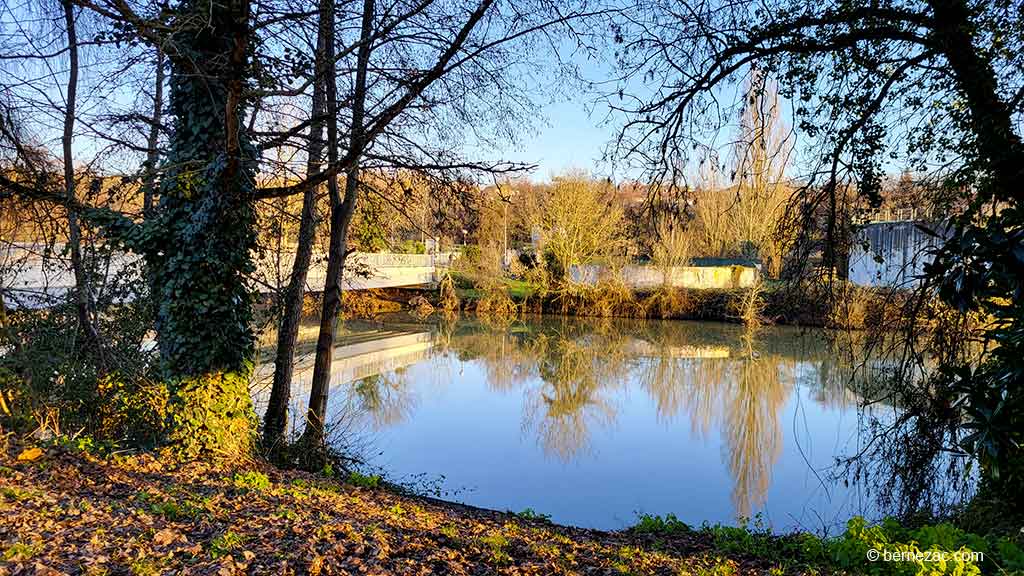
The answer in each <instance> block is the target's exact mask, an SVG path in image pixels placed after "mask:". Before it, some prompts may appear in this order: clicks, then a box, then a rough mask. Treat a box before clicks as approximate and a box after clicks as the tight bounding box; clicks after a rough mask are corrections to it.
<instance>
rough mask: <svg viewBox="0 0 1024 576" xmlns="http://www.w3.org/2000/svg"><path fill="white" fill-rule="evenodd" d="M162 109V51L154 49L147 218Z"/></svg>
mask: <svg viewBox="0 0 1024 576" xmlns="http://www.w3.org/2000/svg"><path fill="white" fill-rule="evenodd" d="M163 108H164V51H163V50H161V49H160V48H159V47H158V48H157V49H156V82H155V83H154V86H153V118H152V122H151V123H150V125H149V137H148V138H147V139H146V163H145V170H146V173H145V175H144V176H143V183H142V214H143V215H144V216H146V217H147V218H148V217H149V216H151V215H152V213H153V199H154V197H155V196H156V166H157V162H158V161H159V160H160V154H159V150H158V149H157V144H158V143H159V141H160V121H161V117H162V114H163Z"/></svg>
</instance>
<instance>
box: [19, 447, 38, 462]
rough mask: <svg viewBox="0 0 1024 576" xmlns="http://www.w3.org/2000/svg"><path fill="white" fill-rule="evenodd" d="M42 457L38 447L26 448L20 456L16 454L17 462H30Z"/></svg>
mask: <svg viewBox="0 0 1024 576" xmlns="http://www.w3.org/2000/svg"><path fill="white" fill-rule="evenodd" d="M42 455H43V451H42V450H40V449H39V448H38V447H35V448H26V449H25V450H22V451H21V454H18V461H19V462H31V461H33V460H35V459H37V458H39V457H40V456H42Z"/></svg>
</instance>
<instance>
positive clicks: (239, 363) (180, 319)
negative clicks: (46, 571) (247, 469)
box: [132, 0, 256, 458]
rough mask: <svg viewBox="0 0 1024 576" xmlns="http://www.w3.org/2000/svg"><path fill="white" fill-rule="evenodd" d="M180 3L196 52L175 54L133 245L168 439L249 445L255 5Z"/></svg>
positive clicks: (183, 447)
mask: <svg viewBox="0 0 1024 576" xmlns="http://www.w3.org/2000/svg"><path fill="white" fill-rule="evenodd" d="M175 12H176V16H177V18H176V21H177V22H176V24H177V25H178V26H180V27H181V28H182V32H181V35H180V37H181V39H182V40H181V41H182V42H183V43H185V44H187V46H184V48H183V50H184V51H185V52H186V53H187V54H189V57H187V58H185V57H180V56H178V57H174V58H172V68H171V78H170V93H169V96H170V101H169V102H168V104H169V108H168V110H169V112H170V114H171V115H172V116H173V119H174V129H173V132H172V138H171V141H170V146H169V147H168V155H167V162H166V164H165V166H164V169H163V175H162V177H161V179H160V197H159V213H160V214H159V218H154V219H152V220H147V221H146V222H144V226H145V228H144V230H145V231H146V234H143V235H139V236H141V240H140V241H139V242H138V244H137V245H135V246H132V248H133V249H135V250H138V251H141V252H142V253H143V254H144V256H145V261H146V273H147V275H148V277H149V282H150V287H151V294H152V301H153V306H154V307H155V322H156V329H157V334H158V337H159V340H160V352H161V363H162V365H163V366H162V367H163V370H164V374H165V376H166V378H167V382H168V385H169V387H170V392H171V402H170V405H169V406H168V412H169V428H168V430H167V433H166V441H167V442H168V443H169V444H170V445H171V447H172V448H173V449H174V450H175V451H176V452H178V454H179V455H181V456H183V457H197V456H210V455H215V456H220V457H232V458H237V457H245V456H247V455H248V454H249V453H251V450H252V448H253V446H254V440H255V432H256V427H255V423H256V417H255V413H254V412H253V407H252V400H251V398H250V396H249V380H250V377H251V375H252V369H253V356H254V354H255V334H254V331H253V294H252V292H251V291H250V289H249V287H248V276H249V275H250V274H251V273H252V272H253V270H254V265H253V260H252V250H253V249H254V247H255V245H256V228H255V227H256V213H255V206H254V204H255V203H254V194H253V192H254V189H255V171H256V151H255V150H254V149H253V147H252V146H251V145H250V143H249V140H248V131H247V130H246V129H245V127H244V126H243V125H242V124H241V117H242V114H243V113H244V108H245V99H244V93H243V92H244V88H245V80H246V78H247V75H248V74H250V66H249V50H250V47H249V41H250V38H251V34H252V30H251V27H250V20H249V19H250V14H249V13H250V6H249V0H220V1H216V2H215V1H213V0H183V1H182V2H181V3H180V4H179V5H178V8H177V9H176V10H175Z"/></svg>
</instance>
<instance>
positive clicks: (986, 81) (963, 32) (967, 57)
mask: <svg viewBox="0 0 1024 576" xmlns="http://www.w3.org/2000/svg"><path fill="white" fill-rule="evenodd" d="M928 4H929V5H930V6H931V7H932V10H933V11H934V12H935V28H934V38H935V39H936V40H937V41H938V43H939V46H940V48H941V49H942V51H943V54H944V55H945V56H946V59H947V60H948V61H949V65H950V68H951V69H952V71H953V77H954V78H955V80H956V85H957V88H958V89H959V90H960V92H961V93H963V94H964V96H965V97H966V98H967V107H968V109H969V110H970V112H971V118H972V120H973V121H972V122H971V127H972V129H973V130H974V134H975V137H976V138H977V139H978V142H977V146H978V152H980V153H981V156H982V157H983V158H984V159H985V160H986V161H987V163H988V168H989V170H990V171H991V174H992V178H993V184H994V185H995V187H994V190H991V191H985V192H987V193H989V194H990V196H989V198H990V199H995V200H998V201H1006V200H1010V199H1014V200H1018V201H1019V200H1021V199H1022V194H1021V192H1020V190H1021V186H1020V182H1021V180H1022V179H1024V145H1022V143H1021V139H1020V136H1018V135H1017V133H1016V132H1014V130H1013V122H1012V119H1011V117H1010V111H1009V107H1008V106H1007V104H1006V103H1005V102H1003V100H1002V99H1001V98H1000V97H999V92H998V86H997V82H996V74H995V70H993V69H992V63H991V61H990V60H988V58H987V57H985V56H983V55H982V54H981V53H980V51H979V50H977V49H976V48H975V47H974V36H975V34H974V24H973V22H971V15H970V10H969V9H968V7H967V4H966V3H965V2H964V0H929V2H928Z"/></svg>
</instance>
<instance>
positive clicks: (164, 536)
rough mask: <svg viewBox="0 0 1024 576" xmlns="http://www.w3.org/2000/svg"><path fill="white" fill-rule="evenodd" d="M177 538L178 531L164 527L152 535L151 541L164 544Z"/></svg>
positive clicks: (158, 544) (160, 544) (159, 544)
mask: <svg viewBox="0 0 1024 576" xmlns="http://www.w3.org/2000/svg"><path fill="white" fill-rule="evenodd" d="M177 539H178V533H177V532H175V531H174V530H171V529H170V528H164V529H163V530H161V531H159V532H157V533H156V534H154V535H153V543H154V544H156V545H157V546H166V545H168V544H171V543H173V542H174V541H175V540H177Z"/></svg>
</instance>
